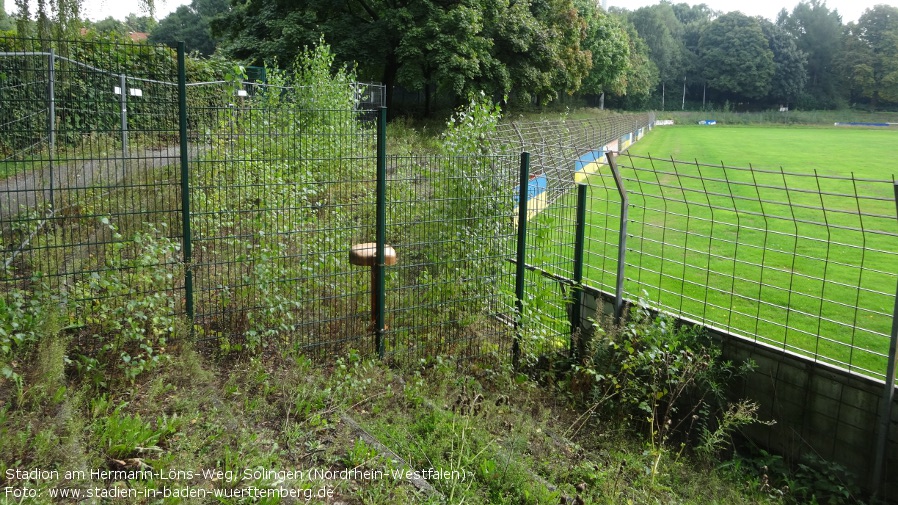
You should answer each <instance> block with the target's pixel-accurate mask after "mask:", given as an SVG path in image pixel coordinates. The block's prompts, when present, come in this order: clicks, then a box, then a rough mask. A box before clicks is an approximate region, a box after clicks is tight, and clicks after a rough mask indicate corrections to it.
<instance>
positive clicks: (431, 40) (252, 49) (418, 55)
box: [213, 0, 589, 107]
mask: <svg viewBox="0 0 898 505" xmlns="http://www.w3.org/2000/svg"><path fill="white" fill-rule="evenodd" d="M583 31H584V27H583V21H582V20H581V19H580V18H579V16H578V14H577V10H576V9H575V8H574V6H573V0H533V1H531V2H518V1H514V2H512V1H510V0H498V1H494V0H489V1H487V0H461V1H445V0H355V1H353V2H333V1H330V0H309V1H306V2H302V3H300V4H297V3H296V2H292V1H289V0H275V1H273V2H272V1H270V0H242V1H241V2H238V3H237V4H235V5H234V7H233V8H232V9H231V10H230V11H229V12H228V13H226V14H225V15H224V16H223V17H222V18H220V19H219V20H218V21H216V22H214V23H213V33H217V34H219V35H221V36H222V37H223V38H224V39H227V40H228V42H227V43H226V44H225V45H224V46H223V49H224V50H225V51H226V52H227V53H228V54H230V55H231V56H233V57H236V58H240V59H250V61H253V62H254V63H257V64H258V63H264V62H266V61H268V62H270V61H272V58H275V57H277V58H279V59H280V61H281V62H284V61H285V59H286V61H290V60H291V59H292V58H293V57H294V55H295V54H296V51H297V50H298V49H300V48H302V47H304V46H306V45H312V44H313V43H314V42H315V41H316V40H317V38H318V36H319V35H321V34H323V35H324V37H325V39H326V40H327V41H328V43H329V44H330V45H331V47H332V48H333V50H334V52H335V53H336V54H337V56H338V58H339V60H340V61H341V62H342V63H343V64H352V65H354V64H357V65H358V73H359V75H360V76H361V77H363V78H365V77H368V78H372V79H376V80H380V81H381V82H382V83H383V84H384V85H385V86H386V88H387V106H388V107H390V106H391V104H392V90H393V87H394V85H395V84H397V83H402V84H405V85H407V86H410V87H412V89H421V88H422V87H423V88H424V89H425V90H429V89H430V87H431V86H435V87H439V88H440V89H442V90H444V91H446V92H448V93H451V94H453V95H454V96H455V97H456V101H457V102H460V101H461V99H465V98H466V97H465V95H466V94H468V93H470V92H471V91H472V90H474V89H480V90H484V91H486V92H489V93H490V94H493V95H500V96H501V95H503V94H506V93H509V94H512V95H513V96H517V97H519V98H521V99H524V100H527V99H531V98H537V99H539V100H543V101H545V100H551V99H553V98H554V97H555V96H556V95H557V93H558V92H571V91H573V90H576V89H578V88H579V86H580V84H581V81H582V79H583V78H584V77H585V76H586V73H587V71H588V68H589V53H588V51H585V50H583V49H582V48H581V47H580V42H581V40H582V36H583ZM427 92H429V91H427Z"/></svg>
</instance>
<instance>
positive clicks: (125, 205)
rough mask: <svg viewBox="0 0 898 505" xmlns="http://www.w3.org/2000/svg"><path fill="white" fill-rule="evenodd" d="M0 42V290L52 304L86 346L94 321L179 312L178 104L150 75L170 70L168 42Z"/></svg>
mask: <svg viewBox="0 0 898 505" xmlns="http://www.w3.org/2000/svg"><path fill="white" fill-rule="evenodd" d="M0 51H2V55H0V68H2V70H0V75H2V77H0V110H2V111H3V112H2V113H0V114H2V115H3V116H5V117H8V118H18V119H16V120H14V121H5V122H4V126H3V130H2V132H0V145H2V147H0V150H2V155H3V159H2V164H3V174H2V175H3V181H2V182H0V197H2V199H3V200H2V201H0V231H2V245H3V256H4V258H3V262H4V270H3V273H2V276H3V278H2V289H3V290H4V295H5V299H6V300H7V301H12V302H13V303H14V304H15V303H17V302H16V300H21V299H25V300H29V303H32V304H34V303H38V302H37V300H46V299H55V300H57V302H64V304H62V305H61V306H64V307H65V311H66V322H67V323H68V324H69V327H70V328H71V330H72V331H74V332H76V333H77V334H78V335H80V336H83V337H86V339H85V340H84V342H85V343H86V344H92V345H96V346H100V345H102V344H101V343H100V342H98V341H97V339H94V338H90V337H92V336H93V335H96V334H100V333H102V332H104V331H113V330H117V333H118V335H119V337H118V338H121V339H122V340H127V339H128V338H130V336H133V335H137V334H144V333H146V332H154V331H157V330H159V329H160V328H159V327H157V325H156V323H159V325H161V326H164V327H166V328H168V330H170V327H171V322H172V317H173V316H174V314H176V313H178V312H180V311H183V306H182V305H181V304H180V301H181V299H182V297H181V296H180V295H178V294H177V292H178V291H179V289H180V287H181V279H183V277H182V276H181V275H179V274H178V272H179V271H180V270H181V265H180V259H181V258H180V253H179V251H180V247H181V246H180V241H179V237H180V217H179V216H180V192H179V176H178V174H179V170H178V165H177V158H176V156H175V153H177V151H178V121H177V119H178V112H177V111H178V104H177V94H176V93H173V92H172V90H173V88H172V86H163V85H159V84H158V83H155V82H151V81H157V80H164V81H169V82H176V81H177V65H176V58H175V53H174V52H172V51H171V50H168V49H161V48H155V47H152V46H147V45H137V44H115V43H109V42H104V43H79V44H67V43H59V42H56V43H53V44H50V43H48V42H46V41H38V40H26V39H0ZM126 75H127V76H130V77H125V76H126ZM138 86H140V87H138ZM141 100H148V101H149V102H151V103H150V104H145V103H144V104H142V105H141ZM148 312H155V313H158V314H161V315H162V319H164V321H156V322H148V321H146V320H142V319H141V318H143V317H147V316H146V314H147V313H148ZM100 321H102V322H100ZM113 321H114V322H113ZM123 321H130V323H128V324H124V326H123ZM104 326H108V327H104ZM120 326H122V327H120ZM168 330H166V331H168Z"/></svg>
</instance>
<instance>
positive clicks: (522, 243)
mask: <svg viewBox="0 0 898 505" xmlns="http://www.w3.org/2000/svg"><path fill="white" fill-rule="evenodd" d="M519 183H520V186H519V187H518V249H517V251H516V252H517V254H516V258H515V259H516V263H515V277H514V295H515V310H516V317H515V334H514V341H513V342H512V344H511V361H512V365H513V366H514V368H515V370H517V369H518V365H520V362H521V323H522V321H523V318H524V272H525V270H524V269H525V267H526V263H525V262H526V260H527V254H526V252H527V199H528V198H529V196H530V191H529V189H530V153H528V152H523V153H521V173H520V180H519Z"/></svg>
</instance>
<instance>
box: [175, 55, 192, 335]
mask: <svg viewBox="0 0 898 505" xmlns="http://www.w3.org/2000/svg"><path fill="white" fill-rule="evenodd" d="M178 130H179V135H180V143H181V232H182V233H183V242H184V244H183V247H184V266H185V270H184V306H185V309H186V311H187V319H188V321H189V322H190V331H191V334H192V333H193V316H194V306H193V266H192V265H191V264H190V262H191V261H192V259H193V250H192V246H191V243H190V240H191V237H190V169H189V166H188V160H189V159H190V158H189V156H188V151H187V149H188V146H187V67H186V65H185V59H184V42H178Z"/></svg>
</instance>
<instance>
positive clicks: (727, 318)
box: [586, 156, 898, 377]
mask: <svg viewBox="0 0 898 505" xmlns="http://www.w3.org/2000/svg"><path fill="white" fill-rule="evenodd" d="M618 161H619V164H620V169H621V172H622V174H623V175H624V182H625V185H626V187H627V191H628V193H629V196H630V209H631V211H630V215H629V222H628V238H629V240H628V251H627V263H626V272H627V273H626V285H625V286H626V292H627V296H628V297H629V298H630V299H633V300H635V299H637V298H641V297H645V298H647V300H648V301H649V302H650V303H656V304H658V305H659V307H660V308H662V309H664V310H666V311H669V312H672V313H674V314H676V315H679V316H683V317H686V318H689V319H692V320H695V321H697V322H700V323H702V324H705V325H709V326H714V327H717V328H720V329H723V330H725V331H727V332H731V333H735V334H740V335H744V336H747V337H750V338H752V339H755V340H758V341H761V342H764V343H767V344H770V345H774V346H777V347H780V348H782V349H786V350H789V351H792V352H796V353H799V354H803V355H806V356H809V357H811V358H813V359H814V360H816V361H820V362H824V363H829V364H832V365H836V366H839V367H842V368H846V369H848V370H850V371H852V372H856V373H861V374H865V375H871V376H875V377H882V376H883V375H884V372H885V363H886V353H887V350H888V340H889V332H890V328H891V325H892V318H893V314H892V307H893V303H894V296H895V293H894V290H895V285H896V275H898V274H896V269H895V266H896V264H898V249H896V248H895V246H894V244H895V241H896V239H898V224H896V218H895V212H894V211H895V209H894V207H895V200H894V194H893V184H894V183H893V181H885V180H861V179H855V178H852V177H834V176H826V175H822V174H819V173H816V172H812V173H788V172H783V171H770V170H758V169H751V168H737V167H726V166H713V165H703V164H698V163H685V162H678V161H675V160H662V159H654V158H644V157H637V156H621V157H620V158H619V159H618ZM597 189H598V191H593V194H592V196H593V198H592V200H591V206H593V208H594V207H595V206H598V208H599V210H600V212H602V211H603V210H604V209H606V208H607V207H608V206H609V205H610V206H613V205H614V204H613V203H612V202H610V201H609V199H608V197H607V194H608V191H607V187H603V186H602V185H597ZM610 245H611V244H609V243H608V242H607V241H606V243H605V244H604V245H603V246H602V247H608V246H610ZM605 270H606V271H607V270H608V268H607V267H606V268H605ZM593 275H595V271H587V275H586V278H587V279H588V280H590V281H591V280H592V279H593V277H591V276H593ZM596 282H597V284H599V283H601V280H600V279H596Z"/></svg>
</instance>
